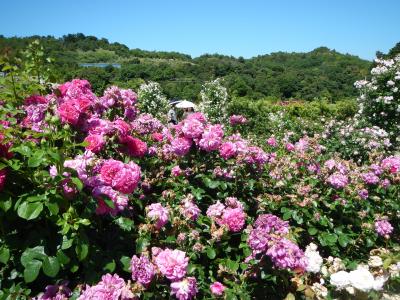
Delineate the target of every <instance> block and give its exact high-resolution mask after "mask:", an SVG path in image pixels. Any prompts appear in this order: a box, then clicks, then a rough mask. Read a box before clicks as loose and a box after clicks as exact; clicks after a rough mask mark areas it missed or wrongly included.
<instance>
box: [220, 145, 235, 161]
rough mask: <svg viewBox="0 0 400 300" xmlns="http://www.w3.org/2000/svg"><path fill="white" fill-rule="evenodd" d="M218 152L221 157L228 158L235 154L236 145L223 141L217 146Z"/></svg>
mask: <svg viewBox="0 0 400 300" xmlns="http://www.w3.org/2000/svg"><path fill="white" fill-rule="evenodd" d="M219 154H220V155H221V157H222V158H223V159H229V158H232V157H234V156H236V155H237V146H236V144H235V143H232V142H225V143H223V144H222V145H221V147H220V148H219Z"/></svg>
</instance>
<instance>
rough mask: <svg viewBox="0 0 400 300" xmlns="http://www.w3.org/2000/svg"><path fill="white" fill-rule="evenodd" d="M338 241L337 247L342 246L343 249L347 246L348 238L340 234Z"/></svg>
mask: <svg viewBox="0 0 400 300" xmlns="http://www.w3.org/2000/svg"><path fill="white" fill-rule="evenodd" d="M338 241H339V245H340V246H342V247H343V248H345V247H346V246H347V244H348V243H349V238H348V236H347V235H345V234H340V235H339V239H338Z"/></svg>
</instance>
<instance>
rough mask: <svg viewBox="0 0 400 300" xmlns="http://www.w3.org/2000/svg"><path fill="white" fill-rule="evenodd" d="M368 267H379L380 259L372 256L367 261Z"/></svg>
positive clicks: (380, 264)
mask: <svg viewBox="0 0 400 300" xmlns="http://www.w3.org/2000/svg"><path fill="white" fill-rule="evenodd" d="M368 265H369V266H370V267H372V268H376V267H380V266H382V265H383V261H382V258H380V257H379V256H376V255H373V256H371V257H370V258H369V260H368Z"/></svg>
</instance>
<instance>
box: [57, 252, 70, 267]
mask: <svg viewBox="0 0 400 300" xmlns="http://www.w3.org/2000/svg"><path fill="white" fill-rule="evenodd" d="M57 260H58V262H59V263H60V264H62V265H66V264H68V263H69V262H70V261H71V259H70V258H69V257H68V256H67V255H66V254H65V253H64V252H63V251H62V250H58V251H57Z"/></svg>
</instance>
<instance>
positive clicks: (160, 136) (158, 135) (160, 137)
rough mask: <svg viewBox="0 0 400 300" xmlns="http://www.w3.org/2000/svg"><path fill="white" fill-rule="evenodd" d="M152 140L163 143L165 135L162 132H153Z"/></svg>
mask: <svg viewBox="0 0 400 300" xmlns="http://www.w3.org/2000/svg"><path fill="white" fill-rule="evenodd" d="M151 138H152V139H153V141H155V142H162V140H163V134H162V133H160V132H153V133H152V134H151Z"/></svg>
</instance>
